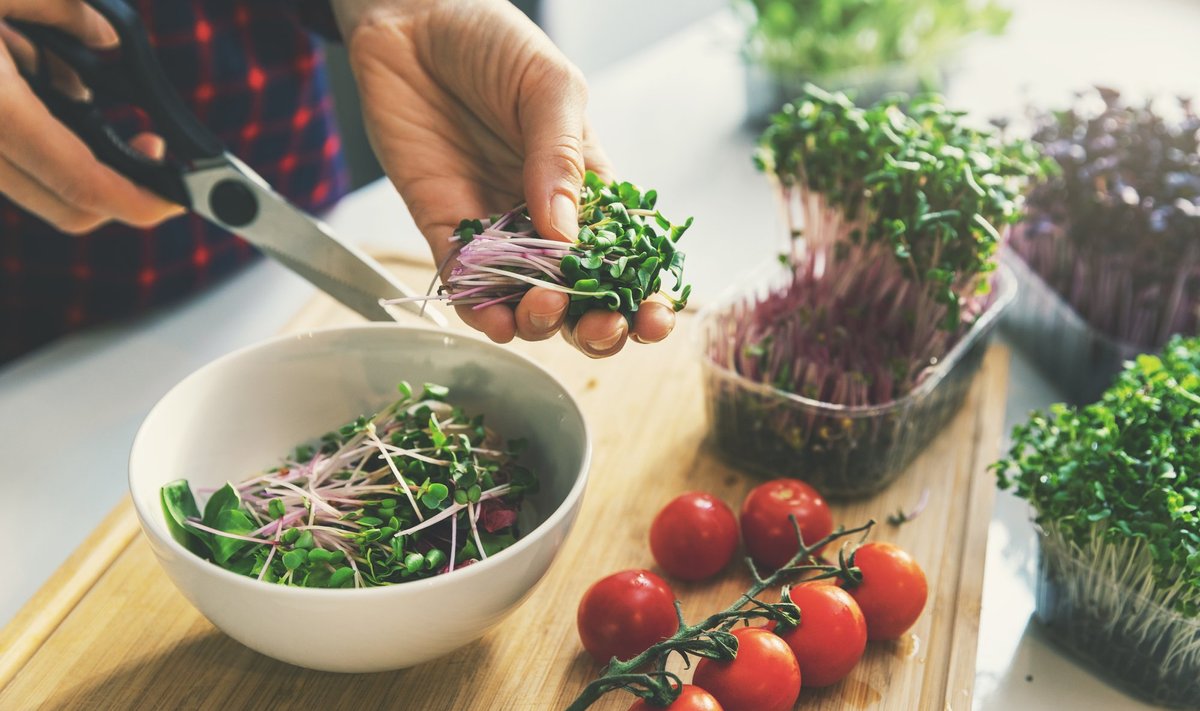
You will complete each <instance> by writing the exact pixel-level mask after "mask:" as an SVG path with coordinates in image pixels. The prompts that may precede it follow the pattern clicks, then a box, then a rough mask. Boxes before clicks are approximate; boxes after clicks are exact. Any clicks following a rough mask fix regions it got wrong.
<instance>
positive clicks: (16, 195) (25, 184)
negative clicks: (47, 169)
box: [0, 157, 106, 234]
mask: <svg viewBox="0 0 1200 711" xmlns="http://www.w3.org/2000/svg"><path fill="white" fill-rule="evenodd" d="M0 192H3V193H4V194H5V195H7V196H8V198H9V199H10V200H12V201H13V202H14V203H16V204H17V205H20V206H21V207H22V208H24V209H25V210H28V211H29V212H32V213H33V214H35V215H38V216H39V217H41V218H42V219H44V220H46V221H47V222H49V223H50V224H52V225H54V226H55V227H57V228H58V229H60V230H62V231H63V232H66V233H68V234H84V233H86V232H91V231H92V230H94V229H96V228H97V227H99V226H100V225H102V224H104V223H105V222H106V220H105V219H104V218H103V217H101V216H100V215H97V214H95V213H91V212H85V211H83V210H80V209H78V208H76V207H75V206H73V205H69V204H67V203H65V202H63V201H62V200H60V199H59V198H58V196H56V195H55V194H54V193H52V192H50V191H49V190H47V189H46V188H44V187H43V186H42V184H41V183H39V182H38V181H36V180H34V179H33V177H31V176H30V175H28V174H27V173H25V172H24V171H22V170H20V169H19V168H17V167H16V166H14V165H13V164H12V163H9V162H8V161H6V160H4V158H3V157H0Z"/></svg>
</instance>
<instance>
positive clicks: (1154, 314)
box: [1010, 89, 1200, 348]
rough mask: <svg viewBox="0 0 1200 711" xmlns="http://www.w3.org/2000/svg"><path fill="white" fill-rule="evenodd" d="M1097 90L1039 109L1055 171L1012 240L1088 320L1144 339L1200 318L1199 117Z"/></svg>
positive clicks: (1183, 103) (1183, 104)
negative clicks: (1062, 107)
mask: <svg viewBox="0 0 1200 711" xmlns="http://www.w3.org/2000/svg"><path fill="white" fill-rule="evenodd" d="M1174 103H1175V102H1171V101H1167V100H1161V99H1160V100H1158V101H1153V100H1152V101H1147V102H1146V103H1145V104H1143V105H1140V106H1131V105H1128V104H1126V103H1125V102H1124V101H1122V99H1121V96H1120V94H1119V93H1118V92H1116V91H1113V90H1111V89H1097V90H1096V91H1094V92H1089V93H1086V94H1083V95H1081V96H1079V97H1078V99H1077V100H1076V101H1075V103H1074V104H1073V105H1072V106H1071V107H1070V108H1068V109H1066V110H1063V111H1055V112H1039V113H1036V114H1035V115H1034V117H1033V121H1034V125H1035V130H1034V133H1033V140H1034V141H1035V142H1036V143H1037V144H1038V146H1039V147H1040V148H1041V149H1042V151H1043V152H1044V153H1045V154H1046V155H1047V156H1049V157H1050V158H1052V159H1053V160H1054V162H1055V163H1056V164H1057V166H1058V168H1059V171H1058V173H1059V174H1058V175H1056V176H1055V177H1054V178H1052V179H1051V180H1048V181H1046V182H1044V183H1042V184H1040V185H1038V186H1037V187H1035V188H1034V189H1033V191H1031V192H1030V194H1029V209H1028V211H1027V216H1026V217H1025V218H1024V219H1023V220H1022V221H1021V222H1020V223H1019V224H1018V225H1017V226H1016V227H1015V228H1014V229H1013V235H1012V240H1011V241H1010V244H1011V245H1012V248H1013V250H1014V251H1015V252H1016V253H1017V254H1019V255H1021V257H1022V258H1023V259H1024V260H1025V262H1026V263H1027V264H1029V266H1030V267H1032V268H1033V270H1034V271H1035V272H1037V273H1038V274H1039V275H1040V276H1041V277H1042V278H1043V279H1044V280H1045V281H1046V282H1047V283H1048V284H1049V285H1050V286H1051V287H1052V288H1053V289H1055V290H1056V291H1057V292H1058V293H1059V294H1061V295H1062V297H1063V299H1064V300H1065V301H1067V302H1068V303H1069V304H1071V306H1072V307H1073V308H1074V309H1075V311H1076V312H1077V313H1079V314H1080V315H1081V316H1083V318H1084V319H1086V320H1087V321H1088V322H1089V323H1090V324H1091V325H1092V326H1093V327H1095V328H1097V329H1098V330H1100V331H1102V332H1103V333H1105V334H1107V335H1108V336H1110V337H1112V338H1115V339H1118V340H1120V341H1124V342H1127V343H1132V344H1135V345H1138V346H1143V347H1146V348H1157V347H1159V346H1161V345H1163V344H1164V343H1166V341H1167V338H1168V337H1169V336H1170V335H1171V334H1173V333H1194V332H1196V330H1197V327H1200V116H1197V115H1196V112H1195V111H1194V110H1193V107H1192V103H1191V100H1190V99H1179V100H1178V108H1177V110H1175V109H1176V107H1175V106H1173V105H1172V104H1174Z"/></svg>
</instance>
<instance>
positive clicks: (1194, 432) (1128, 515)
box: [995, 336, 1200, 709]
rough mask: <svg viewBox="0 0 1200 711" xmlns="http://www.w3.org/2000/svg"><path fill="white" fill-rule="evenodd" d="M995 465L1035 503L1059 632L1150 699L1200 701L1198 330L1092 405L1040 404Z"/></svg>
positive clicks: (1043, 611)
mask: <svg viewBox="0 0 1200 711" xmlns="http://www.w3.org/2000/svg"><path fill="white" fill-rule="evenodd" d="M995 469H996V471H997V473H998V474H999V483H1000V487H1001V488H1002V489H1013V490H1015V492H1016V494H1017V496H1020V497H1021V498H1024V499H1026V500H1028V501H1029V503H1030V505H1031V507H1032V509H1033V517H1034V522H1035V524H1036V525H1037V528H1038V531H1039V533H1040V538H1041V540H1040V543H1041V547H1040V548H1041V550H1040V556H1039V558H1040V560H1039V565H1038V583H1037V619H1038V620H1039V621H1040V622H1041V623H1042V625H1043V626H1044V628H1045V629H1046V631H1047V632H1049V634H1050V636H1051V637H1052V638H1053V639H1054V640H1056V641H1058V642H1059V643H1061V644H1062V645H1063V646H1065V647H1066V648H1067V649H1068V650H1070V651H1071V652H1073V653H1074V654H1075V655H1077V656H1079V657H1080V658H1082V659H1084V660H1086V661H1088V662H1090V663H1091V664H1093V665H1094V666H1095V667H1097V668H1098V669H1100V670H1102V672H1103V674H1104V676H1105V678H1107V679H1111V680H1113V681H1115V682H1117V683H1119V684H1120V685H1122V686H1124V687H1126V688H1127V689H1129V690H1131V691H1132V692H1134V693H1136V694H1137V695H1139V696H1142V697H1144V698H1146V699H1148V700H1149V701H1151V702H1153V703H1156V704H1162V705H1168V706H1174V707H1180V708H1193V709H1194V708H1200V513H1198V511H1200V482H1198V480H1197V476H1198V475H1200V339H1196V338H1184V337H1181V336H1177V337H1175V338H1174V339H1172V340H1171V341H1170V343H1169V344H1168V345H1167V347H1166V349H1165V350H1163V351H1162V353H1161V355H1141V356H1138V357H1137V359H1136V360H1134V361H1131V362H1129V363H1127V364H1126V366H1125V369H1124V371H1123V372H1122V373H1121V374H1120V376H1119V377H1118V378H1117V381H1116V383H1115V384H1114V385H1113V386H1112V387H1111V388H1110V389H1109V390H1108V391H1107V392H1105V393H1104V394H1103V396H1102V397H1101V399H1100V400H1099V401H1098V402H1096V403H1093V404H1090V405H1086V406H1083V407H1073V406H1068V405H1056V406H1054V407H1052V408H1051V409H1050V411H1049V413H1045V414H1043V413H1034V414H1033V415H1031V417H1030V419H1029V421H1028V422H1027V423H1025V424H1023V425H1020V426H1018V427H1017V428H1016V429H1015V430H1014V432H1013V443H1012V450H1011V452H1010V453H1009V455H1008V458H1007V459H1004V460H1001V461H1000V462H998V463H997V464H996V465H995Z"/></svg>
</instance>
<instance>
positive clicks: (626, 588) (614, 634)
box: [576, 570, 679, 664]
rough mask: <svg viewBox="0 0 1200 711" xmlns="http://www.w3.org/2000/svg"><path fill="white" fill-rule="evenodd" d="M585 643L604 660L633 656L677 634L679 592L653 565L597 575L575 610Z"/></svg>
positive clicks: (605, 662)
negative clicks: (577, 611) (646, 568)
mask: <svg viewBox="0 0 1200 711" xmlns="http://www.w3.org/2000/svg"><path fill="white" fill-rule="evenodd" d="M576 624H577V625H578V627H579V639H580V640H582V641H583V648H584V649H586V650H587V651H588V653H589V654H591V655H592V658H593V659H595V660H596V661H597V662H599V663H601V664H607V663H608V662H609V661H610V660H611V659H612V658H613V657H616V658H617V659H630V658H632V657H636V656H637V655H638V654H640V653H642V652H644V651H645V650H646V648H647V647H649V646H650V645H652V644H654V643H656V642H661V641H662V640H664V639H666V638H667V637H670V636H671V635H673V634H675V630H677V629H679V618H678V617H677V616H676V614H675V593H673V592H671V587H670V586H669V585H667V583H666V581H665V580H663V579H662V578H660V577H658V576H657V575H655V574H654V573H651V572H650V571H649V570H624V571H621V572H620V573H613V574H612V575H610V576H608V577H607V578H603V579H601V580H598V581H596V582H595V583H594V584H592V586H591V587H590V588H588V590H587V592H585V593H584V594H583V599H582V600H580V601H579V613H578V615H577V616H576Z"/></svg>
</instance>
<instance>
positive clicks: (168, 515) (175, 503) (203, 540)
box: [159, 479, 209, 558]
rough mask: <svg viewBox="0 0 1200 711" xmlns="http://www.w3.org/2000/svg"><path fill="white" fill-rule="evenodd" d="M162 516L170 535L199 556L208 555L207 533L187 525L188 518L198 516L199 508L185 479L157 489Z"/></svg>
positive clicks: (196, 517)
mask: <svg viewBox="0 0 1200 711" xmlns="http://www.w3.org/2000/svg"><path fill="white" fill-rule="evenodd" d="M159 500H160V501H161V503H162V508H163V518H164V520H165V521H166V524H167V531H168V532H170V534H171V537H172V538H174V539H175V540H176V541H178V542H179V543H180V544H181V545H183V546H184V547H186V548H187V549H188V550H190V551H192V552H193V553H195V554H196V555H199V556H201V557H205V558H206V557H208V554H209V546H208V541H207V537H208V534H206V533H204V532H202V531H197V530H195V529H193V528H189V527H188V526H187V521H188V519H189V518H191V519H198V518H200V509H199V507H197V506H196V498H195V497H194V496H193V495H192V487H191V486H189V485H188V482H187V480H186V479H177V480H175V481H173V482H171V483H169V484H166V485H165V486H163V487H162V488H161V489H160V490H159Z"/></svg>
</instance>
